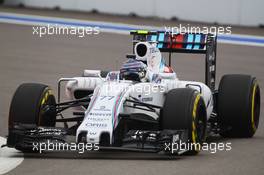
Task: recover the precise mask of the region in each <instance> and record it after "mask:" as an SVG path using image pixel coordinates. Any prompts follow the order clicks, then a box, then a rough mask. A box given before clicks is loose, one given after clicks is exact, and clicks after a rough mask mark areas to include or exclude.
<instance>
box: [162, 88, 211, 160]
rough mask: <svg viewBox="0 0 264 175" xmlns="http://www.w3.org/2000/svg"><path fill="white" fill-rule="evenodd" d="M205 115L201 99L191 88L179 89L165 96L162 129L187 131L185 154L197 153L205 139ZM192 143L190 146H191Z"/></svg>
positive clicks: (204, 107)
mask: <svg viewBox="0 0 264 175" xmlns="http://www.w3.org/2000/svg"><path fill="white" fill-rule="evenodd" d="M206 125H207V113H206V106H205V103H204V100H203V97H202V96H201V95H200V93H198V92H197V91H196V90H194V89H191V88H179V89H173V90H171V91H169V92H168V93H167V95H166V99H165V102H164V106H163V110H162V114H161V127H162V129H170V130H188V144H189V145H193V146H191V147H190V148H189V150H188V152H187V154H188V155H195V154H197V153H199V151H200V148H201V146H202V143H203V142H204V141H205V138H206ZM191 143H192V144H191Z"/></svg>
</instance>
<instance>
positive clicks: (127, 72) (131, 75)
mask: <svg viewBox="0 0 264 175" xmlns="http://www.w3.org/2000/svg"><path fill="white" fill-rule="evenodd" d="M146 74H147V65H146V64H144V63H143V62H142V61H139V60H136V59H132V58H130V59H128V60H127V61H126V62H125V63H124V64H123V65H122V68H121V69H120V79H125V80H132V81H138V82H144V81H145V80H146Z"/></svg>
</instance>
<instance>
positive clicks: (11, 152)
mask: <svg viewBox="0 0 264 175" xmlns="http://www.w3.org/2000/svg"><path fill="white" fill-rule="evenodd" d="M3 144H6V139H5V138H4V137H0V146H1V145H3ZM23 160H24V157H23V153H20V152H19V151H17V150H16V149H13V148H7V147H4V148H0V175H1V174H5V173H8V172H9V171H11V170H12V169H14V168H16V167H17V166H18V165H20V164H21V163H22V162H23Z"/></svg>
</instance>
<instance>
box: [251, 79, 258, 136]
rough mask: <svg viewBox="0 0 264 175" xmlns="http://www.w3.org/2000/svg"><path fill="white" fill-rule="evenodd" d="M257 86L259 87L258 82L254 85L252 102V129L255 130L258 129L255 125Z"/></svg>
mask: <svg viewBox="0 0 264 175" xmlns="http://www.w3.org/2000/svg"><path fill="white" fill-rule="evenodd" d="M256 88H257V83H255V84H254V87H253V94H252V103H251V124H252V129H253V130H254V132H255V131H256V125H255V119H254V112H255V111H254V108H255V96H256Z"/></svg>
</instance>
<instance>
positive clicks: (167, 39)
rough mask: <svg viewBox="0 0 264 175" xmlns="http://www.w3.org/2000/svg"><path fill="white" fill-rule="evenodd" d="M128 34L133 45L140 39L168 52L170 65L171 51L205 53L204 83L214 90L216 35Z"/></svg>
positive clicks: (138, 32)
mask: <svg viewBox="0 0 264 175" xmlns="http://www.w3.org/2000/svg"><path fill="white" fill-rule="evenodd" d="M130 34H131V35H133V47H134V46H135V44H136V43H138V42H142V41H143V42H144V41H146V42H154V43H157V48H159V50H160V51H161V52H168V53H169V65H170V66H171V54H172V53H194V54H205V60H206V61H205V83H206V85H207V86H208V87H209V88H210V89H211V90H215V76H216V46H217V42H216V40H217V36H214V35H213V34H210V33H209V34H204V33H179V34H174V33H173V34H172V33H170V32H165V31H145V30H137V31H131V32H130Z"/></svg>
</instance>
